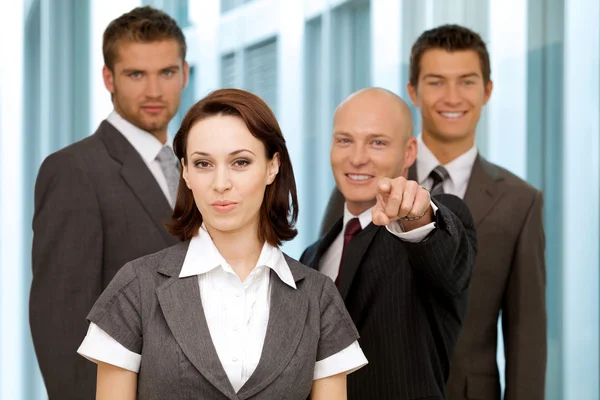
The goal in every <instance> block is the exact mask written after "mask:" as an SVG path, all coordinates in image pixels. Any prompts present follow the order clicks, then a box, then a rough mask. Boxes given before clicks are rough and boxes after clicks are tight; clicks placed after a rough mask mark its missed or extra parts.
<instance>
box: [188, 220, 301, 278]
mask: <svg viewBox="0 0 600 400" xmlns="http://www.w3.org/2000/svg"><path fill="white" fill-rule="evenodd" d="M226 265H228V264H227V261H225V259H224V258H223V256H222V255H221V253H219V250H217V247H216V246H215V244H214V242H213V241H212V239H211V237H210V235H209V234H208V232H207V231H206V227H205V226H204V224H202V227H201V228H200V229H199V230H198V234H197V235H196V236H194V237H193V238H192V239H191V240H190V246H189V248H188V251H187V254H186V255H185V260H184V261H183V266H182V267H181V272H180V273H179V277H180V278H186V277H189V276H193V275H202V274H205V273H207V272H210V271H212V270H213V269H215V268H219V267H221V268H224V267H225V266H226ZM261 266H265V267H268V268H270V269H272V270H273V271H275V273H276V274H277V276H278V277H279V279H281V280H282V281H283V283H285V284H287V285H288V286H290V287H292V288H294V289H296V282H295V280H294V276H293V275H292V271H290V267H289V265H288V264H287V262H286V261H285V257H284V256H283V253H282V252H281V250H280V249H279V248H278V247H274V246H271V245H270V244H269V243H267V242H265V244H264V245H263V248H262V250H261V252H260V256H259V257H258V262H257V263H256V267H255V268H257V267H261Z"/></svg>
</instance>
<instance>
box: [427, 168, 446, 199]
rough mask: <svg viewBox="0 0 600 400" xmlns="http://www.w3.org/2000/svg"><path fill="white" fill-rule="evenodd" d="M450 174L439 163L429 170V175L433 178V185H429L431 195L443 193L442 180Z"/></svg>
mask: <svg viewBox="0 0 600 400" xmlns="http://www.w3.org/2000/svg"><path fill="white" fill-rule="evenodd" d="M449 176H450V174H448V171H447V170H446V168H444V167H443V166H441V165H438V166H437V167H435V168H434V169H433V171H431V173H430V174H429V177H430V178H431V179H433V185H431V191H430V192H429V193H431V195H432V196H435V195H438V194H442V193H444V181H445V180H446V179H448V177H449Z"/></svg>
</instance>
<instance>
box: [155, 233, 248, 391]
mask: <svg viewBox="0 0 600 400" xmlns="http://www.w3.org/2000/svg"><path fill="white" fill-rule="evenodd" d="M188 243H189V242H188ZM186 252H187V243H186V244H185V245H184V244H182V245H181V246H177V247H175V248H173V250H172V251H171V253H170V254H169V256H165V258H164V259H163V261H162V262H161V267H160V269H159V272H161V273H163V274H166V275H169V276H171V279H169V280H168V281H166V282H165V283H164V284H162V285H161V286H159V287H158V288H157V290H156V292H157V297H158V302H159V304H160V307H161V310H162V312H163V315H164V316H165V319H166V321H167V324H168V325H169V329H170V330H171V332H172V333H173V336H174V337H175V340H176V341H177V343H178V344H179V346H180V347H181V349H182V350H183V353H184V354H185V355H186V357H187V358H188V359H189V360H190V362H191V363H192V364H193V365H194V367H196V369H197V370H198V371H199V372H200V373H201V374H202V376H204V377H205V378H206V379H207V380H208V381H209V382H210V383H211V384H212V385H213V386H214V387H216V388H217V389H218V390H219V391H221V392H222V393H223V394H224V395H226V396H227V397H228V398H229V399H237V396H236V394H235V391H234V389H233V386H232V385H231V382H230V381H229V378H228V377H227V374H226V373H225V370H224V369H223V365H222V364H221V361H220V360H219V356H218V355H217V351H216V349H215V346H214V344H213V342H212V339H211V336H210V331H209V329H208V324H207V322H206V316H205V315H204V308H203V307H202V300H201V298H200V287H199V286H198V277H197V276H195V275H194V276H190V277H187V278H181V279H180V278H179V272H180V271H181V267H182V265H183V261H184V259H185V254H186Z"/></svg>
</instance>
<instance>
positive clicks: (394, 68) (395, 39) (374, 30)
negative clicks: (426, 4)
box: [370, 0, 410, 102]
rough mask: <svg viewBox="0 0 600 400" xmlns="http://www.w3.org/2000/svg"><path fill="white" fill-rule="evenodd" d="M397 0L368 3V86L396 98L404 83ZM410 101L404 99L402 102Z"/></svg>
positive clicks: (399, 11) (399, 9)
mask: <svg viewBox="0 0 600 400" xmlns="http://www.w3.org/2000/svg"><path fill="white" fill-rule="evenodd" d="M401 3H402V2H401V1H400V0H381V1H373V2H371V37H372V42H371V43H372V45H371V60H370V61H371V83H372V85H373V86H377V87H382V88H385V89H388V90H391V91H392V92H394V93H396V94H398V95H400V94H401V93H402V90H403V87H404V86H406V82H404V81H403V79H402V78H401V76H400V74H399V73H398V71H400V69H401V67H402V59H401V48H402V43H401V42H402V40H401V38H402V33H401V29H402V13H403V9H402V7H401ZM405 100H406V101H407V102H410V100H409V99H408V98H406V99H405Z"/></svg>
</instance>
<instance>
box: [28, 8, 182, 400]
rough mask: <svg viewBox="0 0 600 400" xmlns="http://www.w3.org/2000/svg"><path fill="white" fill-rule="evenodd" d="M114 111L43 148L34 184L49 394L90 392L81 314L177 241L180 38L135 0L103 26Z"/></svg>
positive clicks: (37, 326)
mask: <svg viewBox="0 0 600 400" xmlns="http://www.w3.org/2000/svg"><path fill="white" fill-rule="evenodd" d="M103 52H104V62H105V65H104V68H103V70H102V76H103V78H104V84H105V86H106V88H107V89H108V91H109V92H110V94H111V98H112V102H113V105H114V111H113V112H112V113H111V114H110V115H109V116H108V117H107V118H106V120H105V121H103V122H102V123H101V124H100V126H99V127H98V129H97V131H96V132H95V133H94V134H93V135H92V136H90V137H87V138H86V139H83V140H81V141H79V142H77V143H74V144H72V145H70V146H68V147H66V148H64V149H62V150H60V151H58V152H56V153H54V154H51V155H50V156H48V157H47V158H46V160H45V161H44V162H43V164H42V166H41V167H40V171H39V174H38V178H37V181H36V187H35V213H34V217H33V231H34V237H33V249H32V264H33V282H32V286H31V294H30V309H29V318H30V325H31V333H32V336H33V342H34V347H35V351H36V355H37V358H38V362H39V365H40V369H41V371H42V375H43V377H44V382H45V384H46V388H47V391H48V395H49V398H50V399H51V400H54V399H57V400H58V399H60V400H65V399H92V398H94V393H95V388H96V375H95V374H96V368H95V367H94V366H93V364H90V363H89V362H86V361H85V359H83V358H82V357H80V356H79V355H78V354H77V348H78V346H79V344H80V343H81V340H82V338H83V337H84V336H85V334H86V330H87V328H88V325H87V322H86V315H87V314H88V312H89V311H90V309H91V307H92V305H93V304H94V302H95V301H96V299H97V298H98V296H99V295H100V293H102V291H103V290H104V289H105V288H106V286H107V285H108V283H109V282H110V281H111V279H112V278H113V276H114V275H115V274H116V272H117V271H118V270H119V268H121V267H122V266H123V265H124V264H125V263H126V262H128V261H131V260H133V259H135V258H138V257H141V256H143V255H146V254H149V253H153V252H156V251H159V250H161V249H163V248H166V247H168V246H169V245H172V244H174V243H175V242H176V239H175V238H174V237H172V236H171V235H170V234H169V233H168V232H167V230H166V229H165V227H164V225H163V224H164V223H165V222H168V221H169V217H170V214H171V212H172V208H173V205H174V202H175V193H176V190H177V185H178V181H179V174H178V170H177V160H176V158H175V155H174V154H173V150H172V148H171V147H170V145H169V144H168V143H167V126H168V124H169V121H170V120H171V119H172V118H173V116H174V115H175V113H176V112H177V110H178V108H179V103H180V100H181V92H182V90H183V89H184V88H185V86H186V84H187V80H188V65H187V63H186V62H185V52H186V44H185V38H184V36H183V33H182V31H181V29H180V28H179V27H178V26H177V23H176V22H175V21H174V20H173V19H172V18H171V17H169V16H168V15H166V14H165V13H163V12H161V11H158V10H155V9H153V8H151V7H141V8H136V9H134V10H132V11H130V12H129V13H127V14H124V15H122V16H121V17H119V18H117V19H116V20H114V21H112V22H111V23H110V25H109V26H108V27H107V29H106V31H105V32H104V43H103Z"/></svg>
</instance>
